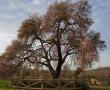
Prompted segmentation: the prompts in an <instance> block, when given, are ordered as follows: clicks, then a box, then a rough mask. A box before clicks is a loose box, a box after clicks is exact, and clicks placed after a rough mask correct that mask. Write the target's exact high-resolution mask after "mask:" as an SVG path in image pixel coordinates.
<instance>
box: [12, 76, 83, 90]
mask: <svg viewBox="0 0 110 90" xmlns="http://www.w3.org/2000/svg"><path fill="white" fill-rule="evenodd" d="M11 86H12V87H14V88H19V89H23V90H81V88H80V87H79V88H74V87H75V86H74V81H73V80H40V79H17V78H16V79H15V78H13V79H12V80H11Z"/></svg>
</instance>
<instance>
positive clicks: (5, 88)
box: [0, 80, 17, 90]
mask: <svg viewBox="0 0 110 90" xmlns="http://www.w3.org/2000/svg"><path fill="white" fill-rule="evenodd" d="M9 85H10V81H8V80H0V90H17V89H12V88H11V87H10V86H9Z"/></svg>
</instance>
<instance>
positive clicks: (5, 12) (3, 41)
mask: <svg viewBox="0 0 110 90" xmlns="http://www.w3.org/2000/svg"><path fill="white" fill-rule="evenodd" d="M54 1H55V0H0V53H2V52H4V50H5V48H6V47H7V46H8V45H9V44H10V43H11V41H12V40H13V39H15V38H16V34H17V30H18V29H19V26H20V25H21V23H22V21H23V20H24V19H25V18H27V17H29V16H30V15H32V14H34V13H39V14H44V13H45V12H46V9H47V7H48V5H49V4H50V3H53V2H54ZM59 1H61V0H59ZM73 1H74V0H73ZM75 1H76V0H75ZM89 2H90V4H91V5H92V18H93V20H94V22H95V23H94V24H93V26H92V29H93V30H95V31H98V32H100V33H101V34H102V39H103V40H105V41H106V44H107V49H106V50H105V51H104V52H102V53H101V55H100V56H101V57H100V60H101V62H100V65H101V66H110V60H109V59H110V0H89ZM98 65H99V64H97V66H98Z"/></svg>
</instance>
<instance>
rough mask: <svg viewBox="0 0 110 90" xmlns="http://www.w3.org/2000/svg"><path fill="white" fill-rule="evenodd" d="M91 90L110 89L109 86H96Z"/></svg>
mask: <svg viewBox="0 0 110 90" xmlns="http://www.w3.org/2000/svg"><path fill="white" fill-rule="evenodd" d="M91 90H110V87H107V86H94V87H92V88H91Z"/></svg>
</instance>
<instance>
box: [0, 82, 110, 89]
mask: <svg viewBox="0 0 110 90" xmlns="http://www.w3.org/2000/svg"><path fill="white" fill-rule="evenodd" d="M9 85H10V81H8V80H0V90H18V89H13V88H11V87H10V86H9ZM91 90H110V88H106V87H101V88H100V87H93V88H91Z"/></svg>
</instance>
